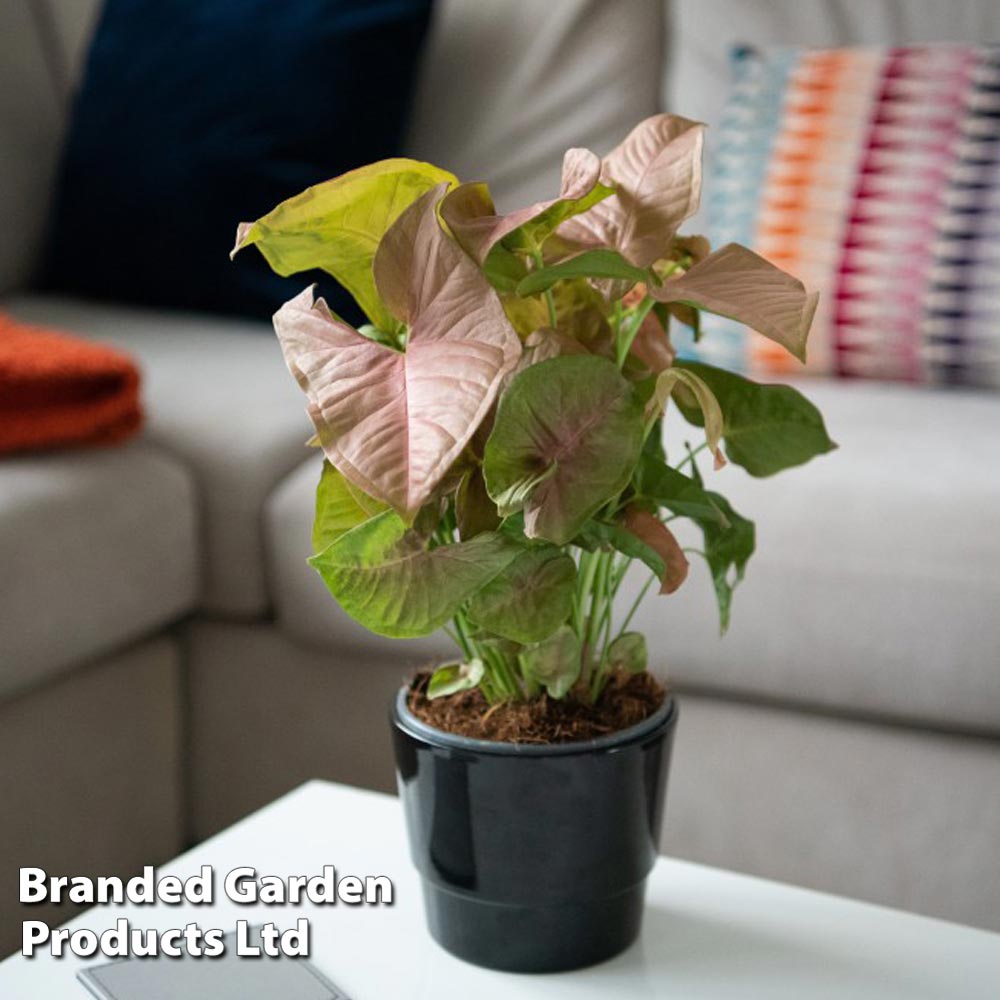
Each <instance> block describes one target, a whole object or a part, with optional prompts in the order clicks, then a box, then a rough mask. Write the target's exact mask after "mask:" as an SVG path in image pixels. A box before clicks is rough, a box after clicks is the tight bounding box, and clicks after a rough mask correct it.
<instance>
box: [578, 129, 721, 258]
mask: <svg viewBox="0 0 1000 1000" xmlns="http://www.w3.org/2000/svg"><path fill="white" fill-rule="evenodd" d="M704 128H705V127H704V125H701V124H700V123H699V122H693V121H689V120H688V119H687V118H680V117H678V116H676V115H654V116H653V117H652V118H647V119H646V120H645V121H642V122H640V123H639V124H638V125H637V126H636V127H635V128H634V129H632V131H631V132H630V133H629V134H628V135H627V136H626V137H625V139H624V141H623V142H622V143H621V144H620V145H618V146H616V147H615V148H614V149H613V150H612V151H611V152H610V153H608V155H607V156H606V157H604V160H603V162H602V166H601V183H603V184H607V185H609V186H610V187H613V188H614V189H615V194H614V195H612V197H610V198H608V199H607V200H606V201H602V202H600V203H599V204H597V205H595V206H594V207H593V208H591V209H589V210H588V211H587V212H585V213H584V214H582V215H578V216H576V217H575V218H573V219H570V220H568V221H567V222H564V223H563V224H562V225H561V226H560V228H559V235H560V236H561V237H564V238H565V239H566V240H568V241H569V242H570V243H575V244H577V246H579V247H611V248H613V249H615V250H617V251H619V253H621V254H622V256H623V257H624V258H625V259H626V260H627V261H628V262H629V263H630V264H633V265H635V266H636V267H649V266H650V265H651V264H653V263H655V262H656V261H657V260H659V259H660V258H661V257H664V256H665V255H666V253H667V250H668V247H669V245H670V241H671V239H672V238H673V236H674V234H675V233H676V232H677V227H678V226H679V225H680V224H681V223H682V222H683V221H684V220H685V219H686V218H688V217H689V216H691V215H693V214H694V213H695V211H697V208H698V202H699V200H700V198H701V151H702V143H703V133H704Z"/></svg>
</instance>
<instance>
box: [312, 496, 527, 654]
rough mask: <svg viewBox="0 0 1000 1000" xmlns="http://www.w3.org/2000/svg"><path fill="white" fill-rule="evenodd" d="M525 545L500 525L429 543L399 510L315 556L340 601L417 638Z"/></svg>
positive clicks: (386, 628)
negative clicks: (468, 536) (497, 528)
mask: <svg viewBox="0 0 1000 1000" xmlns="http://www.w3.org/2000/svg"><path fill="white" fill-rule="evenodd" d="M519 552H520V548H519V547H518V546H517V545H516V543H514V542H511V541H510V540H509V539H508V538H506V537H504V536H502V535H499V534H494V533H492V532H491V533H488V534H482V535H477V536H476V537H475V538H473V539H471V540H470V541H468V542H459V543H457V544H453V545H440V546H438V547H437V548H433V549H432V548H428V546H427V540H426V538H425V537H424V535H423V534H421V533H420V532H418V531H413V530H410V529H408V528H407V526H406V525H405V524H404V523H403V521H402V520H401V519H400V517H399V515H398V514H396V513H395V512H394V511H385V512H384V513H382V514H378V515H377V516H375V517H373V518H371V519H370V520H368V521H365V522H364V523H363V524H359V525H358V526H357V527H356V528H353V529H351V530H350V531H348V532H346V533H345V534H343V535H341V536H340V537H339V538H338V539H336V541H334V542H332V543H331V544H330V545H328V546H327V547H326V548H325V549H323V551H322V552H319V553H317V554H316V555H314V556H313V557H312V558H311V559H310V560H309V563H310V565H311V566H313V567H314V568H315V569H316V570H317V571H318V572H319V574H320V576H321V577H322V578H323V582H324V583H325V584H326V585H327V587H328V588H329V590H330V593H332V594H333V596H334V597H335V598H336V599H337V601H338V602H339V604H340V606H341V607H342V608H343V609H344V610H345V611H346V612H347V613H348V614H349V615H350V616H351V617H352V618H354V619H355V620H356V621H358V622H360V623H361V624H362V625H364V626H365V628H368V629H370V630H371V631H372V632H377V633H378V634H379V635H387V636H391V637H393V638H411V637H413V636H419V635H427V634H429V633H430V632H433V631H434V630H435V629H438V628H440V627H441V626H442V625H444V624H445V622H447V621H448V620H449V619H450V618H452V617H454V615H455V612H456V611H458V609H459V608H460V607H461V606H462V605H463V604H464V603H465V602H466V601H467V600H468V599H469V598H470V597H471V596H472V595H473V594H474V593H475V592H476V591H477V590H479V588H480V587H482V586H484V585H485V584H487V583H489V581H490V580H492V579H493V577H494V576H496V575H497V573H499V572H500V571H501V570H503V569H504V567H506V566H507V564H508V563H509V562H510V561H511V560H512V559H514V558H515V556H517V555H518V553H519Z"/></svg>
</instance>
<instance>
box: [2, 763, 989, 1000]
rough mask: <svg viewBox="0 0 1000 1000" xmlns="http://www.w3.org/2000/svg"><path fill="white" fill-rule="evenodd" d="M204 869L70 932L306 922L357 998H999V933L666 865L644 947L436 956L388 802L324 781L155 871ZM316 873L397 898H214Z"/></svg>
mask: <svg viewBox="0 0 1000 1000" xmlns="http://www.w3.org/2000/svg"><path fill="white" fill-rule="evenodd" d="M206 864H207V865H212V866H214V867H215V870H216V880H217V885H216V888H217V894H216V898H217V902H216V903H215V904H214V905H213V906H212V908H211V909H208V908H206V907H198V906H193V905H187V904H183V905H181V906H169V907H168V906H163V905H159V904H157V905H156V906H142V907H139V906H124V907H113V906H108V907H103V906H102V907H98V908H96V909H94V910H92V911H90V912H89V913H84V914H82V915H81V916H79V917H77V918H76V919H75V920H73V921H72V922H71V924H70V926H75V927H87V928H89V929H91V930H95V931H98V932H100V931H101V930H103V929H105V928H107V927H111V926H113V925H114V922H115V920H116V918H117V917H119V916H125V917H127V918H128V919H129V920H130V922H131V923H132V926H134V927H158V928H161V929H163V928H167V927H180V926H183V925H184V924H185V923H186V922H188V921H191V920H193V921H195V922H197V923H198V924H199V925H200V926H202V927H203V928H205V927H222V928H225V929H227V930H228V929H230V928H232V927H233V926H234V925H235V922H236V920H237V919H244V918H245V919H249V920H251V922H264V921H268V920H271V921H274V922H275V923H276V924H278V926H279V927H282V928H284V927H292V926H293V925H294V924H295V921H296V919H297V918H298V917H300V916H303V915H305V916H308V917H309V919H310V923H311V926H312V960H313V961H314V962H315V964H316V965H317V966H318V967H319V968H320V969H321V970H322V971H323V972H324V973H326V974H327V975H328V976H329V977H330V978H331V979H332V980H333V981H334V982H335V983H337V984H338V985H339V986H340V987H341V988H342V989H344V990H346V991H347V992H348V993H349V994H350V996H351V997H352V998H353V1000H406V998H426V1000H449V998H452V997H454V998H456V1000H457V998H462V1000H465V998H468V997H475V998H476V1000H494V998H496V1000H511V998H517V997H530V998H539V1000H547V998H552V1000H556V998H567V1000H569V998H572V1000H609V998H620V1000H628V998H633V997H634V998H668V997H683V998H685V1000H693V998H698V997H706V998H707V997H711V998H712V1000H722V998H726V997H741V998H742V997H767V998H769V1000H776V998H783V997H788V998H794V1000H804V998H812V997H831V998H833V997H836V998H838V1000H839V998H848V997H849V998H851V1000H864V998H874V997H879V998H887V997H898V998H901V1000H902V998H906V1000H916V998H927V1000H929V998H948V1000H957V998H967V997H982V998H987V997H988V998H996V997H1000V935H995V934H990V933H987V932H985V931H978V930H973V929H970V928H967V927H960V926H957V925H955V924H948V923H943V922H941V921H937V920H930V919H927V918H924V917H916V916H912V915H910V914H905V913H899V912H896V911H893V910H887V909H883V908H881V907H876V906H870V905H867V904H862V903H856V902H852V901H849V900H846V899H840V898H837V897H834V896H826V895H822V894H820V893H815V892H809V891H806V890H803V889H796V888H792V887H789V886H784V885H779V884H777V883H774V882H767V881H763V880H761V879H755V878H748V877H746V876H743V875H734V874H730V873H728V872H723V871H717V870H715V869H712V868H705V867H702V866H700V865H693V864H688V863H685V862H681V861H673V860H670V859H669V858H661V859H660V860H659V861H658V862H657V865H656V867H655V869H654V871H653V873H652V876H651V878H650V885H649V897H648V908H647V912H646V919H645V927H644V931H643V935H642V938H641V940H640V941H639V942H638V943H637V944H636V945H635V946H633V947H632V948H631V949H629V950H628V951H627V952H625V953H624V954H623V955H620V956H619V957H618V958H616V959H613V960H612V961H610V962H606V963H605V964H603V965H599V966H595V967H593V968H590V969H584V970H582V971H580V972H574V973H565V974H559V975H551V976H520V975H510V974H505V973H498V972H489V971H485V970H482V969H477V968H475V967H473V966H471V965H466V964H465V963H463V962H460V961H458V960H457V959H454V958H452V957H451V956H450V955H448V954H447V953H446V952H444V951H443V950H442V949H440V948H439V947H438V946H437V945H436V944H434V942H433V941H432V940H431V939H430V937H429V936H428V934H427V932H426V930H425V929H424V925H423V914H422V910H421V899H420V889H419V883H418V880H417V876H416V873H415V872H414V871H413V869H412V867H411V865H410V861H409V855H408V852H407V849H406V841H405V833H404V830H403V823H402V815H401V813H400V809H399V804H398V802H397V800H396V799H394V798H391V797H389V796H385V795H378V794H375V793H373V792H365V791H359V790H357V789H353V788H346V787H343V786H339V785H333V784H328V783H325V782H311V783H309V784H307V785H304V786H302V787H301V788H299V789H297V790H296V791H294V792H292V793H291V794H289V795H287V796H285V797H284V798H282V799H279V800H278V801H277V802H275V803H273V804H272V805H270V806H268V807H267V808H265V809H262V810H261V811H260V812H258V813H256V814H254V815H253V816H251V817H249V818H248V819H246V820H244V821H242V822H241V823H238V824H237V825H236V826H234V827H232V828H231V829H229V830H226V831H225V832H224V833H222V834H220V835H219V836H217V837H214V838H213V839H211V840H209V841H206V842H205V843H204V844H202V845H200V846H199V847H196V848H195V849H194V850H192V851H190V852H189V853H187V854H185V855H182V856H181V857H180V858H178V859H177V860H176V861H173V862H171V863H170V864H167V865H164V866H162V867H161V868H160V869H159V872H158V874H167V873H171V874H178V875H181V876H184V877H186V876H188V875H192V874H195V873H196V872H197V871H198V870H199V868H200V866H201V865H206ZM324 864H333V865H336V867H337V871H338V875H347V874H354V875H362V876H363V875H379V874H384V875H388V876H390V878H391V879H392V880H393V883H394V886H395V891H396V901H395V903H394V904H393V905H392V906H357V907H349V906H345V905H344V904H343V903H337V904H336V905H333V906H313V905H310V904H305V905H304V906H303V907H302V909H301V910H299V909H296V908H292V907H279V906H270V907H268V906H259V907H258V906H237V905H236V904H234V903H231V902H230V901H229V900H228V899H226V898H225V896H224V894H223V893H222V891H221V889H222V879H223V878H224V877H225V873H226V872H228V871H229V870H230V869H232V868H235V867H238V866H241V865H250V866H253V867H255V868H256V869H257V870H258V874H273V875H281V876H283V877H287V876H288V875H292V874H309V875H311V874H320V873H321V871H322V868H323V865H324ZM53 874H55V873H53ZM66 874H71V873H66ZM219 896H221V897H222V899H221V901H219V900H218V897H219ZM91 961H98V962H104V961H107V959H96V960H91ZM84 964H86V963H85V962H84V960H82V959H77V958H74V957H68V958H63V959H59V960H56V959H53V958H51V957H49V956H48V955H45V956H42V957H36V958H35V959H32V960H31V961H28V960H27V959H24V958H22V957H21V956H14V957H11V958H9V959H7V960H6V961H5V962H3V963H2V964H0V997H2V998H3V1000H50V998H52V1000H55V998H63V997H65V998H68V1000H86V998H88V997H89V994H88V993H87V991H86V990H85V989H84V987H82V986H81V985H80V984H79V983H78V982H77V981H76V978H75V976H76V972H77V970H78V969H79V968H81V967H82V966H83V965H84Z"/></svg>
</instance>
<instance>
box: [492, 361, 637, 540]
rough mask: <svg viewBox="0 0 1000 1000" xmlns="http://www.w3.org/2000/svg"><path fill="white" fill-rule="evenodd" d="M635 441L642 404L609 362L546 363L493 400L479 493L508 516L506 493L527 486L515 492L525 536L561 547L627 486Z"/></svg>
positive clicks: (533, 367) (523, 374) (521, 376)
mask: <svg viewBox="0 0 1000 1000" xmlns="http://www.w3.org/2000/svg"><path fill="white" fill-rule="evenodd" d="M642 436H643V423H642V403H641V401H640V399H639V397H638V395H637V393H636V391H635V389H634V388H633V386H632V384H631V383H629V382H628V381H627V380H626V379H625V378H623V377H622V375H621V373H620V372H619V371H618V369H617V367H616V366H615V364H614V363H613V362H611V361H608V360H607V359H605V358H600V357H597V356H595V355H589V354H581V355H567V356H563V357H557V358H550V359H549V360H548V361H542V362H540V363H539V364H536V365H531V366H530V367H529V368H526V369H524V370H523V371H521V372H520V373H519V374H518V375H516V376H515V377H514V378H513V379H512V380H511V382H510V385H509V386H508V388H507V391H506V392H505V393H504V395H503V396H502V397H501V399H500V404H499V406H498V408H497V414H496V420H495V422H494V425H493V431H492V433H491V434H490V437H489V440H488V441H487V443H486V449H485V453H484V457H483V473H484V475H485V477H486V487H487V490H488V491H489V494H490V496H491V497H493V499H494V500H495V501H499V500H500V499H501V498H503V499H504V500H505V501H507V504H508V506H505V511H506V512H507V513H509V512H510V507H509V503H510V499H511V496H512V495H514V494H513V493H512V491H516V490H517V489H518V488H519V487H523V486H524V485H525V484H533V488H531V489H530V490H527V489H521V491H520V492H519V493H516V496H517V500H518V502H519V503H521V504H523V510H524V526H525V533H526V534H527V536H528V537H529V538H544V539H546V540H548V541H550V542H554V543H555V544H556V545H565V544H566V543H568V542H569V541H570V540H571V539H572V538H573V537H574V536H575V535H576V534H577V533H578V532H579V531H580V529H581V528H582V527H583V525H584V523H585V522H586V521H587V519H588V518H590V517H591V516H592V515H593V514H594V513H596V511H597V510H598V509H599V508H600V507H601V506H602V505H603V504H605V503H607V501H608V500H610V499H611V498H612V497H615V496H617V495H618V494H619V493H620V492H621V491H622V490H623V489H624V488H625V486H626V485H627V484H628V481H629V479H630V478H631V476H632V472H633V470H634V469H635V464H636V462H637V460H638V458H639V454H640V451H641V449H642ZM550 470H551V471H550Z"/></svg>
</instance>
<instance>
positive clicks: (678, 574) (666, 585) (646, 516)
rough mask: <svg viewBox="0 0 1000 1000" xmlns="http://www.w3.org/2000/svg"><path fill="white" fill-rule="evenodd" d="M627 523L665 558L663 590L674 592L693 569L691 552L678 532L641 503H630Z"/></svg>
mask: <svg viewBox="0 0 1000 1000" xmlns="http://www.w3.org/2000/svg"><path fill="white" fill-rule="evenodd" d="M624 526H625V530H626V531H629V532H631V533H632V534H633V535H635V537H636V538H638V539H639V540H640V541H641V542H643V543H644V544H645V545H647V546H648V547H649V548H651V549H652V550H653V551H654V552H655V553H656V554H657V555H658V556H659V557H660V559H661V560H662V561H663V573H662V574H661V575H660V593H661V594H672V593H674V591H675V590H677V589H678V588H679V587H680V585H681V584H682V583H683V582H684V581H685V580H686V579H687V575H688V570H689V569H690V564H689V563H688V560H687V556H685V555H684V550H683V549H682V548H681V545H680V542H678V541H677V539H676V537H675V536H674V533H673V532H672V531H671V530H670V529H669V528H668V527H667V526H666V525H665V524H664V523H663V522H662V521H661V520H660V519H659V518H658V517H656V516H655V515H653V514H650V513H649V511H646V510H642V509H641V508H639V507H629V508H628V510H626V511H625V518H624Z"/></svg>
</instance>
